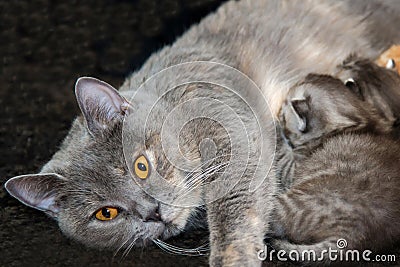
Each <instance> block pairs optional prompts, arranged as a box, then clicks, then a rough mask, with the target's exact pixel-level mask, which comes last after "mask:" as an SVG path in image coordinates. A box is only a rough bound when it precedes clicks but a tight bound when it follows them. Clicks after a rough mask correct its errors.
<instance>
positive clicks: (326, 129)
mask: <svg viewBox="0 0 400 267" xmlns="http://www.w3.org/2000/svg"><path fill="white" fill-rule="evenodd" d="M279 120H280V124H281V127H282V132H283V135H284V138H286V139H287V141H288V142H289V144H290V145H291V146H292V148H294V149H299V150H301V149H305V151H309V150H310V149H312V148H315V147H316V146H319V145H320V144H322V142H323V141H324V139H325V138H327V137H330V136H333V135H335V134H337V133H341V132H348V131H369V132H378V133H382V132H383V133H387V132H389V131H390V130H391V122H390V121H388V120H387V119H386V118H385V117H383V116H381V115H380V114H379V113H378V112H377V111H376V109H375V108H374V107H373V106H371V105H369V104H368V103H364V102H363V101H362V100H361V99H360V98H359V97H358V96H357V95H356V94H354V93H353V92H352V91H351V90H350V89H349V88H348V87H347V86H346V85H345V84H344V83H343V82H342V81H341V80H339V79H337V78H334V77H332V76H328V75H318V74H309V75H308V76H307V77H306V78H305V79H304V81H302V82H300V83H299V84H297V85H295V86H294V87H293V88H291V89H290V90H289V93H288V95H287V98H286V100H285V101H284V104H283V105H282V108H281V110H280V113H279Z"/></svg>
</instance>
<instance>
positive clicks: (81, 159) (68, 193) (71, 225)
mask: <svg viewBox="0 0 400 267" xmlns="http://www.w3.org/2000/svg"><path fill="white" fill-rule="evenodd" d="M76 96H77V100H78V103H79V106H80V109H81V111H82V114H83V116H81V117H78V118H77V119H76V120H75V122H74V124H73V126H72V129H71V131H70V133H69V134H68V136H67V137H66V139H65V140H64V142H63V144H62V146H61V149H60V150H59V151H58V152H57V153H56V154H55V155H54V156H53V158H52V159H51V161H50V162H48V163H47V164H46V165H45V166H44V167H43V169H42V171H41V173H39V174H32V175H22V176H18V177H14V178H12V179H10V180H8V181H7V183H6V185H5V187H6V189H7V191H8V192H9V193H10V194H11V195H12V196H13V197H15V198H17V199H18V200H19V201H21V202H22V203H24V204H25V205H28V206H30V207H33V208H36V209H38V210H41V211H44V212H45V213H47V214H48V215H50V216H52V217H53V218H55V219H56V220H57V221H58V224H59V226H60V228H61V230H62V231H63V232H64V233H65V234H66V235H68V236H69V237H71V238H73V239H75V240H78V241H80V242H83V243H85V244H86V245H88V246H92V247H104V248H111V249H117V248H119V247H122V246H128V245H130V244H133V243H135V245H143V244H146V243H148V242H149V241H151V240H152V239H157V238H160V239H164V238H168V237H170V236H172V235H176V234H178V233H179V232H181V231H182V230H183V229H184V228H185V227H186V226H187V224H188V221H190V218H191V216H192V215H193V214H194V212H195V211H196V210H195V208H191V207H187V208H185V207H182V206H174V205H173V204H174V199H175V198H176V197H177V195H176V192H171V191H168V190H165V191H164V192H163V191H162V190H161V189H160V190H159V191H158V193H159V194H164V196H162V197H164V200H165V199H170V202H169V203H163V202H161V201H159V200H158V199H156V198H154V197H152V196H150V195H149V194H147V193H146V192H145V191H146V188H159V180H158V179H157V177H156V176H155V175H156V173H158V174H161V175H162V176H163V177H164V178H165V179H166V180H168V179H175V180H178V181H182V179H184V176H185V175H186V174H185V172H184V171H181V170H177V169H176V168H174V167H173V166H172V165H171V164H169V163H168V160H166V158H165V155H163V154H162V153H160V152H159V151H162V149H160V143H159V142H160V140H159V137H158V136H157V135H152V134H151V133H150V134H149V135H148V136H147V138H146V140H144V141H145V142H144V143H142V142H138V143H134V144H130V147H129V149H130V150H129V151H127V150H125V151H124V147H123V142H122V139H123V134H122V132H123V131H122V128H123V120H124V117H126V116H127V115H128V114H130V113H132V112H133V111H134V110H135V104H134V103H130V102H129V101H128V100H126V98H124V97H123V96H122V95H121V94H120V93H119V92H118V91H117V90H115V89H114V88H113V87H111V86H110V85H108V84H106V83H104V82H101V81H99V80H97V79H93V78H81V79H79V80H78V81H77V83H76ZM142 120H143V118H140V116H138V117H137V118H136V120H135V123H139V124H141V123H143V121H142ZM131 134H132V135H135V133H131ZM124 153H125V154H124ZM127 153H128V154H127ZM190 197H191V200H192V201H193V202H194V203H197V202H200V196H199V194H197V193H196V190H193V191H192V192H191V195H190Z"/></svg>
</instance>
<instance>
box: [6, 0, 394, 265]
mask: <svg viewBox="0 0 400 267" xmlns="http://www.w3.org/2000/svg"><path fill="white" fill-rule="evenodd" d="M357 5H360V8H361V7H365V4H364V1H360V2H358V4H357ZM372 6H374V5H372ZM379 7H380V5H379V4H376V8H374V9H373V10H374V11H375V12H377V13H379V14H381V13H385V10H384V9H380V8H379ZM368 8H370V5H368ZM368 8H367V9H368ZM369 11H370V10H367V11H366V12H365V14H364V13H363V14H362V15H361V16H355V15H354V14H352V12H351V10H348V9H347V3H346V2H339V3H338V2H337V1H326V2H321V1H301V2H299V1H239V2H233V1H232V2H228V3H226V4H225V5H224V6H222V7H221V8H220V9H219V10H218V11H217V12H216V14H213V15H210V16H208V17H207V18H205V19H204V20H203V21H202V22H201V23H200V24H199V25H197V26H194V27H193V28H191V29H190V30H189V31H188V32H187V33H186V34H185V35H183V36H182V37H181V38H179V39H178V40H177V41H176V42H175V43H174V44H173V45H172V46H167V47H165V48H164V49H162V50H161V51H160V52H158V53H156V54H154V55H152V56H151V57H150V58H149V60H148V61H147V62H146V63H145V64H144V66H143V67H142V68H141V69H140V70H139V71H137V72H135V73H133V74H132V75H131V76H130V77H129V78H128V79H127V80H126V82H125V83H124V84H123V85H122V87H121V88H120V93H118V92H117V91H116V90H114V89H113V88H112V87H111V86H109V85H107V84H105V83H102V82H100V81H98V80H93V79H88V78H84V79H81V80H80V81H78V82H77V85H76V93H77V99H78V102H79V105H80V108H81V110H82V112H83V115H84V118H82V117H80V118H78V119H77V120H76V121H75V122H74V125H73V127H72V130H71V132H70V134H69V135H68V137H67V138H66V140H65V141H64V143H63V145H62V147H61V149H60V151H59V152H57V153H56V154H55V155H54V157H53V158H52V160H51V161H50V162H48V163H47V164H46V165H45V166H44V167H43V169H42V171H41V174H39V175H26V176H20V177H16V178H13V179H11V180H9V182H8V183H7V185H6V188H7V190H8V191H9V192H10V193H11V194H12V195H13V196H15V197H16V198H18V199H19V200H21V201H22V202H23V203H25V204H27V205H29V206H32V207H34V208H37V209H40V210H43V211H45V212H46V213H48V214H50V215H51V216H53V217H55V218H57V221H58V223H59V225H60V228H61V229H62V231H63V232H65V233H66V234H67V235H68V236H70V237H71V238H74V239H77V240H79V241H81V242H83V243H85V244H88V245H91V246H96V247H108V248H118V247H121V246H129V245H131V244H132V245H133V244H135V245H136V244H143V243H148V242H149V241H151V240H157V239H166V238H168V237H170V236H172V235H176V234H178V233H179V232H181V231H183V230H184V229H185V227H186V226H187V225H188V224H190V223H189V221H190V218H191V217H192V216H193V214H195V213H196V212H197V209H196V208H193V207H180V206H178V207H176V206H174V205H168V204H174V201H176V200H177V199H179V196H180V195H179V194H177V193H176V192H175V191H168V190H164V191H163V190H162V189H163V187H162V183H161V181H163V180H162V179H158V178H160V177H159V176H156V173H159V174H160V175H161V178H162V177H163V178H165V179H166V180H167V181H170V182H176V183H180V184H184V185H185V186H184V188H185V187H186V190H189V189H190V190H191V191H190V199H188V201H189V200H190V201H191V204H197V205H203V204H205V205H206V208H207V215H208V217H207V218H208V225H209V230H210V248H211V255H210V263H211V265H213V266H221V265H224V266H245V265H246V266H256V265H259V264H260V262H259V261H258V259H257V250H258V249H260V248H262V246H263V236H264V233H265V232H267V231H268V228H269V221H270V219H269V216H270V213H271V210H272V208H273V205H274V204H273V203H274V201H273V198H272V195H273V194H274V193H275V180H274V175H273V172H271V173H270V175H269V177H268V179H265V180H264V182H263V183H262V184H261V185H260V186H259V187H258V189H257V190H256V191H255V192H250V190H249V185H250V184H251V182H252V181H253V180H252V176H253V174H254V173H257V171H256V169H257V168H258V167H259V166H260V165H259V166H257V164H259V162H258V161H257V159H258V156H259V155H260V154H261V151H260V149H262V150H263V151H264V153H265V151H266V152H267V153H268V155H270V156H272V155H273V153H274V146H273V144H272V143H273V141H274V136H273V133H271V132H269V131H261V135H260V129H259V128H258V127H257V125H256V123H257V122H255V121H254V120H252V119H249V118H248V114H249V107H248V106H247V105H246V104H245V101H243V99H241V98H240V97H238V96H237V95H235V93H237V91H238V89H237V88H233V89H234V90H233V93H232V92H229V90H226V91H224V90H225V89H224V88H222V89H221V86H219V85H218V84H229V83H231V84H232V83H233V84H234V85H235V86H238V88H240V89H239V91H240V90H242V92H243V91H244V92H245V93H244V95H242V98H243V97H244V100H247V98H249V99H253V98H255V97H256V95H257V94H256V95H255V94H254V91H251V90H250V89H249V88H247V87H244V88H241V87H242V86H244V85H246V83H243V82H242V81H239V80H240V79H238V78H237V77H235V75H234V76H232V74H227V73H226V72H223V71H222V72H221V71H218V69H216V67H215V65H212V66H210V65H207V64H203V63H199V64H195V65H190V66H193V67H190V66H189V68H187V69H186V71H177V72H175V73H173V75H172V76H171V77H169V79H167V80H165V79H161V80H155V81H154V80H152V81H153V82H150V84H151V85H152V86H147V87H146V90H142V91H138V88H139V87H140V86H141V85H142V83H143V82H144V81H145V80H147V79H149V78H151V77H152V75H154V74H156V73H158V72H159V71H161V70H163V69H164V68H166V67H170V66H172V65H175V64H180V63H183V62H190V61H213V62H218V63H222V64H226V65H229V66H231V67H234V68H237V69H238V70H239V71H241V72H242V73H244V74H245V75H247V76H248V77H250V78H251V79H252V80H253V81H254V82H255V84H256V85H257V86H258V87H260V89H261V91H262V93H263V95H264V96H265V97H266V98H267V101H268V102H269V103H270V106H271V109H272V113H273V114H276V113H277V111H278V110H279V108H280V105H281V103H282V101H283V99H284V98H285V97H286V94H287V91H288V90H289V88H290V87H291V86H292V85H293V84H295V83H296V82H298V81H299V80H300V79H301V77H303V76H304V75H305V74H306V73H310V72H316V71H318V72H326V73H333V72H334V71H335V66H336V65H338V64H339V63H340V62H341V61H342V60H343V59H344V57H345V56H346V55H348V54H350V53H353V52H358V53H359V54H361V55H363V56H366V57H371V58H374V57H376V56H377V55H378V54H379V52H380V51H382V50H383V49H384V48H386V47H387V46H389V45H390V44H389V43H380V44H377V42H373V44H374V45H370V43H371V40H390V42H395V41H397V40H400V35H399V34H398V33H392V34H391V35H390V36H386V33H383V32H381V31H379V32H378V31H373V34H369V33H368V29H371V28H372V29H373V28H374V23H377V22H379V19H378V21H374V19H373V17H374V16H372V17H371V16H370V15H371V14H370V12H369ZM374 14H375V13H374ZM366 18H372V19H371V21H370V22H368V23H371V25H372V26H371V27H370V25H369V24H368V23H367V22H366ZM386 19H387V18H385V20H386ZM397 19H398V18H397V17H393V21H396V20H397ZM305 33H306V34H305ZM175 79H177V80H185V79H186V80H188V79H189V80H190V81H205V82H207V81H210V80H211V81H213V85H211V86H210V84H208V85H206V86H201V85H200V84H201V83H198V84H197V85H196V86H194V87H193V86H192V87H191V86H190V85H188V84H183V85H182V84H181V85H180V87H179V86H178V87H177V89H176V90H175V91H174V92H173V93H171V94H169V93H167V90H169V89H171V86H173V85H174V83H173V81H172V80H175ZM150 80H151V79H150ZM236 80H238V82H237V83H235V81H236ZM146 84H148V83H146ZM174 86H175V85H174ZM246 86H248V84H247V85H246ZM203 89H204V90H203ZM219 90H222V93H219ZM246 90H247V91H246ZM207 92H210V93H211V96H210V94H206V93H207ZM133 96H134V98H133V99H132V97H133ZM204 96H206V97H208V98H215V99H216V100H221V101H222V102H224V103H228V104H229V105H230V106H231V107H233V109H232V112H233V113H235V114H239V118H240V119H241V120H242V121H244V122H245V123H244V125H245V126H246V130H248V135H247V136H246V137H250V138H249V139H248V140H250V141H251V142H250V143H249V147H246V149H248V150H249V156H248V158H247V159H248V160H249V161H247V159H246V160H243V164H244V165H246V167H247V169H246V172H245V173H244V175H242V176H241V179H240V180H234V182H235V183H237V184H236V185H235V186H234V188H233V189H232V190H229V192H228V193H227V194H223V193H225V191H226V189H227V188H226V187H224V186H227V185H228V186H231V184H232V181H228V180H222V184H221V185H219V186H214V187H204V188H206V189H207V190H201V188H200V187H197V186H195V187H193V184H190V183H189V184H187V183H186V184H185V182H187V180H189V182H190V181H191V180H190V179H192V178H193V177H196V175H194V174H193V172H192V171H187V170H183V169H180V168H175V166H174V165H173V164H172V163H170V162H169V160H170V159H169V158H168V156H169V155H168V153H167V154H165V153H163V152H164V151H163V148H162V147H161V139H162V136H163V134H162V133H161V132H160V130H159V127H160V125H162V124H163V122H164V120H165V119H166V115H167V114H168V112H169V111H172V110H173V108H174V107H175V106H176V105H177V104H179V103H181V102H182V101H183V100H185V99H189V98H190V97H192V98H199V97H204ZM159 98H163V99H162V101H161V102H160V109H159V111H160V113H156V115H155V116H154V117H152V120H150V122H151V123H150V125H149V128H148V129H149V132H147V133H146V134H144V135H143V136H142V135H141V134H142V132H141V131H140V130H138V129H141V127H143V125H144V124H146V123H147V122H148V121H146V120H147V119H148V118H146V117H145V116H143V117H142V116H141V113H140V112H141V109H143V110H147V109H149V108H150V106H151V104H154V102H155V101H156V100H157V99H159ZM256 98H257V97H256ZM259 101H260V102H263V101H262V99H259ZM250 102H251V101H250ZM255 103H256V105H255V106H256V107H257V105H258V104H259V103H258V102H257V99H256V101H255ZM260 106H262V103H260ZM220 108H221V107H218V106H216V105H215V103H213V102H207V103H205V105H201V104H197V105H196V104H194V105H192V106H191V111H193V112H196V110H204V111H208V112H210V113H213V114H217V115H218V114H219V112H220ZM251 108H253V106H252V107H251ZM258 111H260V110H258ZM261 111H262V112H261V117H262V119H263V120H262V121H261V122H262V124H263V125H264V124H265V125H266V126H263V127H267V126H268V125H270V123H272V118H271V117H269V115H265V114H266V113H267V111H268V110H267V109H261ZM129 114H135V115H136V120H132V121H130V124H128V126H129V127H128V129H129V131H127V132H125V133H127V136H124V135H123V134H122V132H121V131H122V130H123V126H122V120H123V118H124V115H129ZM144 114H146V112H144ZM157 114H160V115H157ZM184 115H185V113H184V112H181V113H178V116H177V117H178V118H180V116H182V117H184ZM263 116H265V117H263ZM235 118H236V117H235V116H233V115H232V114H231V115H228V116H226V117H225V118H224V121H226V123H227V125H228V126H229V127H231V129H233V132H234V133H237V134H240V133H242V132H243V131H242V129H240V128H239V127H238V126H237V125H238V124H237V123H235ZM265 119H267V121H265ZM191 123H193V121H191ZM188 125H189V126H190V124H188ZM229 127H228V128H229ZM267 128H268V127H267ZM190 129H196V130H192V131H191V130H190ZM222 129H223V128H221V127H219V126H216V125H214V123H212V122H207V123H205V122H204V121H203V120H198V123H195V125H192V127H189V129H186V130H183V131H182V135H181V136H179V138H178V140H179V145H182V146H181V147H180V148H181V149H182V150H181V151H183V153H184V154H185V155H186V156H187V158H189V159H190V160H189V163H190V162H191V161H193V162H196V163H199V162H201V155H200V153H201V151H200V150H201V149H199V148H198V147H199V141H200V140H201V139H204V138H207V137H210V138H212V139H213V141H214V144H215V147H216V151H215V152H216V155H217V156H222V160H221V161H219V162H218V161H214V163H213V164H211V167H210V168H212V167H214V168H215V169H214V171H215V173H213V174H215V176H216V177H214V178H213V179H217V178H218V171H221V170H220V169H221V168H222V165H221V164H223V163H224V162H226V161H227V160H231V158H230V157H225V156H224V155H225V154H226V153H228V155H229V153H230V152H231V150H232V147H234V146H235V145H238V146H239V147H241V146H246V143H244V142H243V141H240V142H239V143H238V144H234V143H233V144H232V143H229V142H228V141H227V140H228V138H227V133H226V132H225V131H224V130H222ZM235 129H236V130H235ZM172 130H173V129H170V131H169V132H168V131H167V132H166V135H165V136H167V137H168V136H169V135H170V136H174V135H175V134H176V132H173V131H172ZM175 130H176V129H175ZM178 130H181V129H178ZM262 134H264V136H263V135H262ZM125 137H127V138H128V140H129V141H128V142H127V143H124V145H126V144H128V145H127V147H123V146H122V142H123V141H124V140H125V139H124V138H125ZM142 137H144V139H142ZM167 139H168V138H167ZM231 141H232V140H231ZM175 145H176V144H175ZM227 145H230V147H229V148H227V147H226V146H227ZM169 148H170V149H174V146H171V147H169ZM211 150H212V149H211ZM238 151H239V152H240V149H239V150H238ZM124 153H125V155H124ZM126 155H128V158H126ZM233 156H234V155H233ZM183 161H185V159H184V160H183ZM264 164H265V162H264ZM218 165H219V166H218ZM192 167H193V166H192ZM196 167H199V166H198V165H196ZM267 169H268V168H267ZM192 170H193V169H192ZM133 171H134V172H133ZM206 171H207V170H205V172H206ZM46 173H50V174H46ZM132 174H136V175H132ZM233 174H236V173H235V172H234V171H233ZM233 174H232V177H236V176H234V175H233ZM263 175H267V173H264V174H263ZM188 177H189V179H188ZM203 178H204V177H203ZM226 178H227V177H225V179H226ZM257 178H258V179H259V178H260V177H257ZM261 178H262V177H261ZM199 181H200V182H201V181H202V180H195V182H196V183H199ZM257 181H258V180H257ZM200 184H201V183H200ZM140 187H144V188H145V189H146V190H154V191H155V193H157V194H158V193H160V194H161V195H160V196H161V197H163V198H165V199H166V200H168V201H167V202H169V203H167V204H163V203H162V202H161V201H158V200H157V199H155V198H152V197H150V196H149V195H148V194H146V193H145V192H144V191H143V190H142V189H141V188H140ZM185 192H186V193H187V191H185ZM221 196H223V197H221Z"/></svg>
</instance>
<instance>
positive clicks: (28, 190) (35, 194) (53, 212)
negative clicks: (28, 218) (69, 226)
mask: <svg viewBox="0 0 400 267" xmlns="http://www.w3.org/2000/svg"><path fill="white" fill-rule="evenodd" d="M63 181H65V178H63V177H62V176H61V175H58V174H56V173H40V174H27V175H20V176H16V177H14V178H11V179H10V180H8V181H7V182H6V183H5V185H4V187H5V188H6V190H7V191H8V193H9V194H10V195H11V196H13V197H15V198H16V199H18V200H19V201H20V202H22V203H23V204H25V205H27V206H29V207H31V208H35V209H38V210H41V211H44V212H45V213H47V214H48V215H50V216H51V217H53V218H57V214H58V212H59V206H58V204H57V203H56V201H55V200H56V198H57V196H58V194H59V192H60V190H61V189H62V186H63Z"/></svg>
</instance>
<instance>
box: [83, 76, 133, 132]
mask: <svg viewBox="0 0 400 267" xmlns="http://www.w3.org/2000/svg"><path fill="white" fill-rule="evenodd" d="M75 95H76V99H77V101H78V104H79V107H80V109H81V111H82V114H83V116H84V117H85V120H86V123H87V127H88V129H89V131H90V132H91V133H92V134H97V133H99V132H100V133H101V132H102V131H103V130H105V129H107V128H108V127H110V126H112V125H113V123H114V122H115V121H116V120H122V119H123V117H124V115H125V114H127V113H128V111H129V108H130V104H129V102H128V101H127V100H126V99H125V98H124V97H123V96H121V95H120V94H119V93H118V91H117V90H116V89H115V88H114V87H112V86H111V85H109V84H108V83H105V82H103V81H100V80H98V79H95V78H91V77H81V78H79V79H78V80H77V81H76V84H75Z"/></svg>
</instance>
